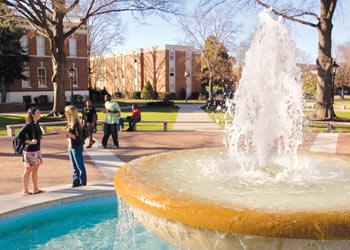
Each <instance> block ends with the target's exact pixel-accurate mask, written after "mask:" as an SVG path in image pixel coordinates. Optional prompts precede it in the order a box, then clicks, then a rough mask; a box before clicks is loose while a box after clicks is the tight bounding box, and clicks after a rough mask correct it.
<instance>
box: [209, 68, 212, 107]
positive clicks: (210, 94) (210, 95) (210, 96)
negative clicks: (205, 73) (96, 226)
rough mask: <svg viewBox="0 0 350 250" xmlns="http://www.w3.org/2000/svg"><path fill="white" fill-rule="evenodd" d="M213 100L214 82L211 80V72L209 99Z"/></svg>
mask: <svg viewBox="0 0 350 250" xmlns="http://www.w3.org/2000/svg"><path fill="white" fill-rule="evenodd" d="M212 100H213V83H212V82H211V74H209V101H212Z"/></svg>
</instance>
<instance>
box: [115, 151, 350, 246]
mask: <svg viewBox="0 0 350 250" xmlns="http://www.w3.org/2000/svg"><path fill="white" fill-rule="evenodd" d="M227 157H229V156H228V153H227V152H225V150H224V149H200V150H186V151H177V152H171V153H165V154H159V155H155V156H149V157H143V158H140V159H137V160H134V161H132V162H130V163H128V164H127V165H125V166H124V167H122V168H121V169H120V170H119V171H118V173H117V175H116V177H115V189H116V192H117V194H118V195H119V196H120V197H121V199H122V200H123V201H125V202H126V203H128V204H129V205H130V209H131V210H132V211H134V214H135V215H136V217H137V218H139V220H140V221H141V222H142V223H144V224H145V226H146V227H148V228H149V229H151V230H153V231H156V233H157V234H160V236H162V235H161V234H162V233H161V232H162V231H164V232H166V231H167V230H158V232H157V230H155V228H158V229H159V228H162V226H156V225H155V224H156V223H158V222H159V221H163V222H162V223H163V225H165V224H168V225H172V226H169V228H170V227H174V228H178V226H179V225H183V230H185V229H186V228H187V229H186V231H188V230H190V231H191V230H198V231H199V232H202V233H200V234H201V235H203V237H204V238H203V240H204V239H205V238H206V239H208V238H210V237H209V236H208V234H213V235H217V238H218V237H219V236H218V234H219V235H220V234H221V235H224V237H223V236H220V237H221V239H223V238H227V239H231V241H232V239H234V241H237V240H238V239H239V238H240V237H250V239H251V238H252V237H253V238H254V239H255V240H258V241H259V242H260V243H261V244H268V245H269V246H268V247H270V249H274V248H275V247H274V246H279V247H281V246H283V244H287V243H283V242H285V241H287V242H294V243H296V241H297V242H299V243H300V244H302V245H307V244H311V243H310V242H313V243H312V244H317V245H320V246H329V244H331V245H332V244H336V245H337V246H342V245H343V244H345V245H344V249H345V246H346V245H347V246H348V244H350V168H349V167H348V164H347V161H346V159H342V158H341V157H335V156H325V155H323V156H321V155H311V154H307V155H302V156H300V158H301V160H303V161H305V160H307V161H312V162H316V163H313V165H315V166H313V165H312V164H311V167H310V168H309V169H303V170H300V172H298V171H296V173H295V174H294V175H293V174H292V175H290V173H288V175H289V177H288V179H283V176H284V173H283V171H281V170H280V169H278V168H277V170H276V167H273V168H271V170H269V171H267V173H265V174H266V175H267V176H268V175H273V176H271V179H269V178H266V176H264V173H262V174H261V177H260V176H251V177H248V179H247V180H244V181H243V182H242V181H241V180H240V178H243V176H248V175H244V174H246V173H244V171H243V174H242V173H239V174H237V172H239V171H236V170H235V168H234V167H232V166H231V165H232V163H230V164H229V165H230V167H231V168H232V169H233V170H228V168H227V167H228V166H226V165H225V164H227V163H226V162H228V161H227V159H226V158H227ZM231 162H232V161H231ZM277 163H278V164H280V162H279V161H277ZM277 163H276V164H277ZM278 164H277V165H278ZM213 165H214V166H213ZM233 165H234V164H233ZM208 169H209V171H208ZM203 170H204V171H203ZM230 171H231V172H230ZM307 176H310V180H308V179H307ZM249 178H251V179H249ZM303 178H306V180H308V181H305V180H303ZM274 179H277V181H273V180H274ZM220 180H223V181H220ZM261 180H264V181H261ZM299 180H301V182H300V183H299ZM218 181H219V182H218ZM285 182H287V183H286V184H285ZM215 183H217V185H215ZM147 218H148V219H147ZM157 221H158V222H157ZM165 221H168V222H165ZM180 231H181V230H180ZM203 232H204V233H203ZM208 232H209V233H208ZM210 232H211V233H210ZM163 234H164V233H163ZM192 234H193V233H192ZM220 237H219V238H220ZM163 238H165V239H167V238H169V237H166V236H164V235H163ZM168 240H169V239H168ZM187 240H188V239H187ZM255 240H254V244H256V243H255ZM175 241H176V240H175ZM266 241H268V242H269V243H266ZM270 241H271V242H270ZM215 242H217V240H216V241H215V240H214V241H213V244H214V243H215ZM238 242H239V240H238ZM173 243H175V244H178V241H177V243H176V242H174V240H173ZM260 243H258V244H260ZM294 243H293V244H294ZM299 243H298V244H299ZM225 244H226V245H227V244H228V245H229V246H231V247H232V246H233V245H232V244H234V243H233V241H232V242H231V245H230V243H225ZM276 244H277V245H276ZM281 244H282V245H281ZM288 244H289V243H288ZM339 244H340V245H339ZM288 247H289V248H285V249H290V247H291V245H289V246H288ZM283 248H284V247H283ZM283 248H282V249H283ZM208 249H210V248H208ZM340 249H342V247H340Z"/></svg>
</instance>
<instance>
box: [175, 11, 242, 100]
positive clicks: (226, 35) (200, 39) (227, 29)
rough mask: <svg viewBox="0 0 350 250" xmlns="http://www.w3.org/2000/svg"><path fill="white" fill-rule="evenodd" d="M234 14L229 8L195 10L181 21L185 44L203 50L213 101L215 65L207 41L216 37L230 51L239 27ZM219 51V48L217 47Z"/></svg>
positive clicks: (210, 98) (210, 97)
mask: <svg viewBox="0 0 350 250" xmlns="http://www.w3.org/2000/svg"><path fill="white" fill-rule="evenodd" d="M232 16H233V13H232V11H231V9H228V8H215V9H214V11H212V12H207V11H206V10H205V9H203V8H200V7H198V8H195V11H194V13H193V14H192V15H189V16H188V17H182V18H181V19H180V20H179V23H180V27H181V30H182V31H183V33H184V36H185V39H184V40H183V41H182V42H183V43H185V44H188V45H190V46H193V47H195V48H197V49H200V50H201V53H202V59H203V61H205V64H206V67H207V69H208V74H209V78H208V79H209V100H212V74H213V71H214V70H213V67H212V66H213V65H212V64H211V63H210V61H211V55H210V54H208V53H207V50H206V48H205V42H206V39H207V38H208V37H210V36H214V37H216V38H217V39H218V41H219V42H220V43H222V44H225V46H226V47H227V48H228V50H229V51H230V49H232V48H233V45H234V35H235V34H236V32H237V25H236V24H235V23H234V22H233V20H232ZM217 48H218V49H219V46H217Z"/></svg>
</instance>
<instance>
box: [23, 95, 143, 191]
mask: <svg viewBox="0 0 350 250" xmlns="http://www.w3.org/2000/svg"><path fill="white" fill-rule="evenodd" d="M105 112H106V118H105V122H104V124H103V139H102V147H103V148H106V147H107V143H108V139H109V137H110V136H111V135H112V140H113V146H112V148H119V141H118V129H119V126H121V127H122V128H124V122H125V121H127V122H129V129H128V130H129V131H130V130H133V128H134V126H135V124H136V123H137V122H139V121H140V120H141V111H140V109H139V108H138V107H137V106H136V105H133V107H132V115H131V116H128V117H126V118H120V114H121V110H120V107H119V104H118V103H117V102H115V101H113V100H112V99H111V96H110V95H106V96H105ZM64 113H65V117H66V119H67V127H66V138H67V144H68V155H69V159H70V162H71V165H72V167H73V183H72V187H79V186H86V184H87V174H86V168H85V165H84V159H83V150H84V143H85V139H87V138H89V141H88V145H87V146H86V147H87V148H90V147H91V146H92V145H93V144H94V143H95V140H94V139H93V133H95V132H96V124H97V113H96V110H95V108H94V106H93V105H92V102H91V101H90V100H88V101H86V102H85V107H84V108H83V110H82V119H81V121H80V119H79V115H78V111H77V108H76V107H75V106H74V105H68V106H66V107H65V109H64ZM40 117H41V114H40V110H39V109H38V108H37V107H31V108H29V110H28V113H27V117H26V125H25V126H24V127H23V129H22V130H21V131H20V132H19V134H18V135H17V138H18V139H19V140H21V141H22V142H23V145H24V147H23V152H22V154H23V163H24V173H23V176H22V183H23V196H28V195H33V194H38V193H41V192H43V191H42V190H41V189H39V187H38V169H39V166H40V165H42V163H43V161H42V156H41V138H42V131H41V128H40V126H39V124H38V121H39V120H40ZM86 131H87V133H86ZM30 179H31V180H32V183H33V192H30V191H29V180H30Z"/></svg>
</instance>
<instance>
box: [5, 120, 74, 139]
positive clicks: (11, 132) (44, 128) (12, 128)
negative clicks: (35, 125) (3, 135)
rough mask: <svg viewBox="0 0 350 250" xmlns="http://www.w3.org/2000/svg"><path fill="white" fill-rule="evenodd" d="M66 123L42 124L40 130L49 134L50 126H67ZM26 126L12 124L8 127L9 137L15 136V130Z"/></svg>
mask: <svg viewBox="0 0 350 250" xmlns="http://www.w3.org/2000/svg"><path fill="white" fill-rule="evenodd" d="M66 124H67V122H66V121H59V122H41V123H40V128H41V130H42V132H43V133H44V134H46V133H47V127H48V126H62V125H66ZM24 125H25V124H12V125H6V130H7V136H15V129H18V128H22V127H23V126H24Z"/></svg>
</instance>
